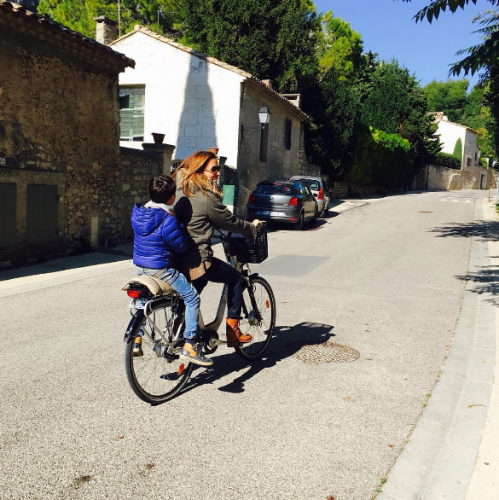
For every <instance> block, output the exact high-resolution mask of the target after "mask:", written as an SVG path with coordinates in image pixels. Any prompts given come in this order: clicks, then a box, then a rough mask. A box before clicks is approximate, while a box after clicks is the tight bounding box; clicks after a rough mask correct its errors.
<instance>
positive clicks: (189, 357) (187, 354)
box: [180, 342, 213, 366]
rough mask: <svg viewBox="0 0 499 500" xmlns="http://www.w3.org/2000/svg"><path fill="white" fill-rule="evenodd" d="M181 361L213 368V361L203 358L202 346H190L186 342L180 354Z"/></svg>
mask: <svg viewBox="0 0 499 500" xmlns="http://www.w3.org/2000/svg"><path fill="white" fill-rule="evenodd" d="M180 359H184V360H185V361H189V362H191V363H194V364H195V365H199V366H212V365H213V361H212V360H211V359H208V358H207V357H206V356H203V353H202V346H201V344H194V345H192V344H190V343H189V342H186V343H185V345H184V348H183V349H182V352H181V353H180Z"/></svg>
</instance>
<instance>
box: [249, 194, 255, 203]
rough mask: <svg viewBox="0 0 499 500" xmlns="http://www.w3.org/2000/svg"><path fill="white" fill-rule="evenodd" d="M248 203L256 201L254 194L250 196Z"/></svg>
mask: <svg viewBox="0 0 499 500" xmlns="http://www.w3.org/2000/svg"><path fill="white" fill-rule="evenodd" d="M248 203H255V197H254V196H253V195H252V194H250V196H249V198H248Z"/></svg>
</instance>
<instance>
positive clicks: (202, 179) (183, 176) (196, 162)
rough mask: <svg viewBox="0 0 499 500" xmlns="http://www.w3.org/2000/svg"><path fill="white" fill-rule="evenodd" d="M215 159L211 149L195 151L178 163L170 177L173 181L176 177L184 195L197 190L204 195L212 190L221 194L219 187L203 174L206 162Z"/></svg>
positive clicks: (189, 194) (190, 194) (192, 193)
mask: <svg viewBox="0 0 499 500" xmlns="http://www.w3.org/2000/svg"><path fill="white" fill-rule="evenodd" d="M216 159H217V157H216V155H215V154H213V153H212V152H211V151H195V152H194V153H192V154H191V156H189V157H187V158H186V159H185V160H184V161H183V162H182V163H181V164H180V165H179V167H178V169H177V170H176V171H175V173H174V174H173V176H172V177H173V178H174V179H175V181H177V179H178V182H180V187H181V188H182V191H183V192H184V194H185V195H186V196H193V195H194V193H195V192H196V191H197V190H199V191H201V192H202V193H203V194H204V195H206V194H207V193H208V192H214V193H216V194H217V195H219V196H222V192H221V191H220V188H219V187H218V186H217V185H216V184H215V183H214V182H212V181H211V180H210V179H208V177H206V175H204V174H203V170H204V169H205V168H206V166H207V165H208V163H209V162H210V161H211V160H216Z"/></svg>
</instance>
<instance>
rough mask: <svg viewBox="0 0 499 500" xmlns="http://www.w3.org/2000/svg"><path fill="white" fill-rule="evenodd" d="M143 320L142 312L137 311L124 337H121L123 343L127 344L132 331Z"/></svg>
mask: <svg viewBox="0 0 499 500" xmlns="http://www.w3.org/2000/svg"><path fill="white" fill-rule="evenodd" d="M143 319H144V311H143V310H142V309H139V310H138V311H137V312H136V313H135V314H134V315H133V317H132V319H131V320H130V323H128V327H127V329H126V332H125V335H124V337H123V341H124V342H126V343H127V344H128V342H130V341H131V340H132V331H133V330H134V329H135V328H136V327H137V326H138V325H140V324H141V323H142V321H143Z"/></svg>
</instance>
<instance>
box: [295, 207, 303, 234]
mask: <svg viewBox="0 0 499 500" xmlns="http://www.w3.org/2000/svg"><path fill="white" fill-rule="evenodd" d="M304 222H305V216H304V215H303V210H302V211H301V212H300V215H299V216H298V220H297V221H296V222H295V229H298V230H301V229H303V225H304Z"/></svg>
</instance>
